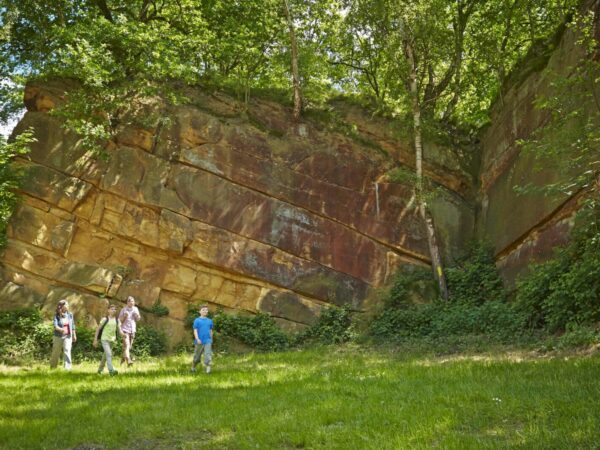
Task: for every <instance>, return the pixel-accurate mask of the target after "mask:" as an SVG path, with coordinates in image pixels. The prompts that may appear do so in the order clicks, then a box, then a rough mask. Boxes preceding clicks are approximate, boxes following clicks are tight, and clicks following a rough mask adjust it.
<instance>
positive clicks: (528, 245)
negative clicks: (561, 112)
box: [476, 27, 600, 287]
mask: <svg viewBox="0 0 600 450" xmlns="http://www.w3.org/2000/svg"><path fill="white" fill-rule="evenodd" d="M597 28H599V27H597ZM576 40H577V37H576V35H575V33H574V32H573V30H572V29H567V30H566V31H565V32H564V34H563V35H562V37H561V39H560V42H559V45H558V47H557V48H556V49H555V50H554V51H553V53H552V55H551V57H550V58H549V59H548V61H547V63H546V64H545V66H544V67H543V68H539V67H538V68H537V69H536V70H535V71H534V72H532V73H530V74H529V75H527V76H522V79H521V80H520V82H518V83H514V84H513V85H512V87H511V88H510V89H508V90H507V91H506V92H505V93H504V95H503V96H502V98H501V99H500V100H498V101H497V102H496V105H495V107H494V108H493V110H492V116H491V118H492V120H491V126H490V127H489V129H488V130H487V131H486V133H485V134H484V136H483V139H482V162H481V167H480V172H479V184H480V188H479V191H480V200H479V214H478V216H477V225H476V226H477V232H478V235H479V237H481V238H484V239H487V240H488V241H489V242H491V243H492V244H493V246H494V249H495V252H496V258H497V265H498V267H499V268H500V271H501V273H502V275H503V277H504V279H505V280H506V282H507V284H508V286H509V287H513V286H514V283H515V281H516V279H517V277H518V276H519V275H520V274H523V273H524V272H526V270H527V267H528V265H529V264H531V263H532V262H538V261H543V260H546V259H548V258H549V257H551V256H552V248H553V247H555V246H557V245H561V244H564V243H566V242H567V241H568V238H569V232H570V230H571V227H572V224H573V219H574V215H575V212H576V211H577V209H578V201H579V199H580V196H581V195H582V194H583V193H581V192H574V193H573V194H572V195H570V196H569V195H554V196H547V195H544V194H543V193H529V194H526V195H523V194H517V192H516V191H515V187H516V186H524V185H526V184H528V183H533V184H534V185H538V186H544V185H546V184H550V183H555V182H559V181H561V177H565V176H566V175H564V174H563V175H561V174H559V173H557V172H556V171H553V170H550V169H547V168H546V169H543V170H538V168H536V167H535V158H534V155H532V154H530V153H526V152H522V151H521V147H520V146H519V145H518V141H519V140H521V139H523V140H526V139H527V138H529V137H530V136H531V135H532V133H533V132H534V131H535V130H536V129H539V128H540V127H542V126H543V125H544V124H545V123H547V121H548V120H549V114H548V113H547V112H545V111H542V110H540V109H538V108H536V107H535V101H536V99H538V98H540V97H541V98H543V97H544V96H546V95H547V94H548V93H549V92H551V83H552V80H553V77H554V76H556V75H558V76H563V77H568V76H569V75H570V74H571V73H572V71H573V68H574V67H575V66H576V65H577V64H578V63H579V62H580V61H581V60H582V59H583V58H585V54H584V52H583V50H582V49H581V47H579V46H577V45H576ZM543 69H547V70H543ZM599 126H600V124H599ZM565 154H566V155H567V156H565V157H568V152H566V153H565Z"/></svg>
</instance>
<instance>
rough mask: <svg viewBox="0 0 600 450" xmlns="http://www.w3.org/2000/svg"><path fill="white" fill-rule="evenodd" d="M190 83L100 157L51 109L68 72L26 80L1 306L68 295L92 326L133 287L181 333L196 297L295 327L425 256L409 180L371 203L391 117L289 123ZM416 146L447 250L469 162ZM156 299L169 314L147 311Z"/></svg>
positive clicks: (460, 235)
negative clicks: (173, 102) (435, 194)
mask: <svg viewBox="0 0 600 450" xmlns="http://www.w3.org/2000/svg"><path fill="white" fill-rule="evenodd" d="M186 89H187V91H186V92H185V93H186V95H187V96H188V98H189V99H190V102H189V103H188V104H186V105H180V106H169V105H167V104H165V103H164V102H162V101H160V100H157V99H154V100H153V102H151V103H149V104H147V105H142V106H141V107H140V108H141V109H138V116H139V115H140V114H141V115H142V116H146V117H145V123H146V122H152V125H147V124H146V125H139V126H131V125H129V126H126V127H124V126H122V127H120V129H119V130H118V133H117V134H116V137H115V139H114V141H112V142H110V143H109V146H108V154H109V155H110V158H109V159H108V161H103V160H102V159H99V158H97V157H94V155H93V154H92V153H90V151H88V150H86V147H85V146H84V143H83V141H82V140H81V139H80V138H79V137H78V136H76V135H74V134H72V133H69V132H66V131H65V130H64V128H63V127H62V126H61V122H60V120H59V119H57V118H56V117H54V116H53V115H52V114H51V111H52V109H53V108H54V107H55V106H56V104H58V103H60V102H62V101H63V97H64V95H65V93H66V92H68V91H69V86H68V84H65V83H61V82H53V83H45V84H43V85H39V84H32V85H30V86H28V87H27V89H26V92H25V104H26V106H27V108H28V112H27V113H26V115H25V117H24V118H23V119H22V120H21V122H20V123H19V125H18V126H17V129H16V130H15V133H20V132H22V131H24V130H25V129H27V128H30V127H31V128H32V129H33V130H34V133H35V137H36V138H37V142H36V143H35V144H34V145H33V148H32V152H31V155H30V158H29V159H27V160H22V161H19V164H21V165H23V166H24V167H26V169H27V172H28V176H27V178H26V182H25V184H24V186H23V193H22V194H23V202H22V205H21V206H20V207H19V209H18V210H17V212H16V213H15V215H14V217H13V218H12V220H11V223H10V226H9V232H8V237H9V241H8V246H7V248H6V249H5V250H4V252H3V254H2V257H1V262H2V267H3V268H2V280H3V282H2V287H1V288H0V307H2V308H11V307H15V306H17V305H18V306H24V305H34V304H35V305H43V308H44V309H45V310H46V311H48V312H49V313H50V312H51V311H52V310H53V308H54V305H55V304H56V301H57V300H58V299H60V298H68V299H69V300H70V302H71V304H72V306H73V308H74V310H75V312H76V313H77V314H78V316H79V318H80V321H85V322H87V324H88V325H90V326H94V325H95V324H96V320H97V319H99V318H100V317H101V315H102V313H103V310H104V308H105V305H106V301H107V299H111V300H116V301H123V299H125V298H126V296H127V295H134V296H135V297H136V299H137V300H138V303H139V304H141V306H142V308H143V309H142V311H143V312H144V316H145V318H146V320H147V321H148V322H150V323H152V324H154V325H156V326H157V327H159V328H162V329H163V330H165V331H167V333H168V335H169V338H170V343H171V344H176V343H177V342H179V341H181V340H182V339H184V337H186V336H187V335H188V334H189V330H185V328H184V320H185V317H186V315H187V314H188V308H189V306H190V305H193V304H197V303H198V302H201V301H202V302H204V301H207V302H209V303H210V304H212V305H213V306H214V307H222V308H224V309H226V310H238V311H247V312H249V313H256V312H259V311H262V312H267V313H269V314H271V315H273V316H274V317H275V318H277V320H279V321H280V322H281V324H282V325H285V326H287V327H289V328H299V327H303V326H306V325H307V324H311V323H313V322H314V321H315V319H316V317H318V314H319V311H320V309H321V308H322V307H323V306H324V305H328V304H335V305H350V306H351V307H352V308H354V309H355V310H362V309H363V308H364V307H365V305H364V300H365V298H366V297H367V295H368V293H369V290H370V289H371V288H372V287H377V286H379V285H381V284H382V283H383V282H384V281H385V280H386V278H387V277H389V276H390V274H392V273H393V272H394V271H396V270H397V269H398V268H399V267H401V266H404V265H407V266H410V265H423V264H427V263H428V260H429V258H428V251H427V243H426V235H425V233H424V229H423V226H422V224H421V221H420V220H419V219H418V217H417V216H416V212H415V211H414V209H410V208H408V207H407V204H408V202H409V200H410V197H411V194H412V189H411V188H410V187H408V186H404V185H402V184H393V183H379V184H378V186H377V190H378V198H379V208H377V205H376V195H375V184H374V182H375V181H376V180H378V179H381V175H382V174H384V173H386V171H388V170H389V169H390V168H391V167H393V166H394V165H395V164H397V163H398V162H400V163H404V164H407V165H410V164H412V160H413V159H414V155H413V154H412V150H411V146H410V144H409V141H408V140H406V139H404V140H403V139H402V138H401V137H399V136H398V134H397V133H395V132H394V131H393V128H392V127H391V126H390V124H389V123H387V122H385V121H384V120H383V119H378V120H373V119H372V118H369V117H368V116H366V115H365V114H364V113H363V112H361V111H360V110H359V109H358V108H353V107H347V108H346V109H343V110H340V112H339V113H340V115H341V116H342V119H343V120H344V121H345V123H346V124H348V125H349V126H350V127H351V129H353V130H354V134H355V135H358V136H359V137H360V139H356V136H354V137H353V138H351V137H349V136H348V135H347V134H345V133H343V132H341V131H336V129H328V127H326V126H324V125H323V123H319V122H316V121H312V122H311V121H307V122H306V123H304V124H302V125H300V126H297V127H291V126H290V124H291V123H292V122H291V116H290V111H289V110H288V109H287V108H284V107H282V106H280V105H277V104H275V103H271V102H267V101H258V100H256V101H254V102H252V104H251V105H250V109H249V111H248V112H247V113H246V114H245V115H243V114H242V115H240V111H239V109H238V107H239V105H238V104H237V102H235V101H234V100H233V99H232V98H230V97H228V96H226V95H224V94H219V93H213V94H209V93H206V92H203V91H201V90H192V89H189V88H186ZM144 108H145V109H144ZM144 111H146V112H144ZM154 116H156V118H154ZM291 130H293V132H292V131H291ZM425 151H426V158H427V161H426V164H425V171H426V173H427V175H428V176H430V177H431V178H432V179H433V180H435V181H436V182H437V183H439V184H440V185H441V186H443V187H445V189H446V190H447V192H448V194H449V195H448V196H446V198H445V199H443V200H439V201H437V202H436V203H435V205H434V215H435V217H436V220H437V221H438V224H439V225H440V230H441V233H440V234H441V237H442V241H443V243H444V247H445V249H446V251H447V253H451V252H452V251H454V249H456V248H459V247H461V246H462V244H463V242H464V240H466V239H468V237H470V236H471V235H472V232H473V229H474V213H473V207H472V206H471V205H470V203H469V201H468V199H469V198H472V196H473V193H472V182H471V176H470V175H469V174H468V173H466V172H465V170H463V169H462V168H461V166H460V164H458V162H457V158H455V157H454V156H452V155H454V154H455V152H453V151H451V149H447V148H442V147H439V146H435V145H433V144H431V143H429V144H427V145H426V149H425ZM449 155H450V156H449ZM377 210H379V213H377ZM158 303H160V304H162V305H164V306H167V307H168V308H169V311H170V312H169V315H168V316H166V317H158V316H155V315H154V314H152V313H151V310H152V307H153V305H155V304H158Z"/></svg>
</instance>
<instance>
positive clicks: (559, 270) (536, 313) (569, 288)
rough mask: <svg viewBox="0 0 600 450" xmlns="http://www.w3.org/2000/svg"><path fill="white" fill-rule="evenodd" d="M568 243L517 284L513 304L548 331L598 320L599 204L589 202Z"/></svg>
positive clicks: (535, 325) (532, 325)
mask: <svg viewBox="0 0 600 450" xmlns="http://www.w3.org/2000/svg"><path fill="white" fill-rule="evenodd" d="M580 219H581V220H582V221H583V222H582V223H581V224H580V226H578V228H577V229H576V231H575V232H574V233H573V240H572V242H571V243H570V244H569V245H567V246H566V247H563V248H561V249H559V250H557V252H556V255H555V257H554V258H553V259H551V260H549V261H547V262H545V263H542V264H538V265H536V266H533V267H532V271H531V273H530V274H529V275H528V276H526V277H524V278H523V279H521V280H520V281H519V282H518V283H517V297H516V301H515V307H516V309H517V310H518V311H520V312H521V313H522V314H523V315H524V316H525V317H526V320H527V325H528V326H529V327H530V328H532V329H534V328H538V329H545V330H547V331H549V332H552V333H553V332H557V331H562V330H565V329H566V328H567V327H568V326H575V325H592V324H595V323H598V322H600V205H599V204H598V203H593V202H591V201H590V202H589V203H588V208H586V209H585V210H584V211H583V213H582V214H581V215H580Z"/></svg>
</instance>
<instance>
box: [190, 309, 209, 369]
mask: <svg viewBox="0 0 600 450" xmlns="http://www.w3.org/2000/svg"><path fill="white" fill-rule="evenodd" d="M199 313H200V317H197V318H196V320H194V326H193V329H194V358H193V359H192V373H196V365H197V364H198V363H199V362H200V360H201V359H202V354H203V353H204V365H205V367H206V369H205V370H206V373H210V364H211V362H212V339H213V321H212V319H209V318H208V317H207V316H208V306H206V305H202V306H200V309H199Z"/></svg>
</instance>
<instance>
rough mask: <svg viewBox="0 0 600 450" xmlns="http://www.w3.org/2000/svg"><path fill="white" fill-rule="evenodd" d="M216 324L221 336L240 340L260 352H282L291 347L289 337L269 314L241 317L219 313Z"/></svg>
mask: <svg viewBox="0 0 600 450" xmlns="http://www.w3.org/2000/svg"><path fill="white" fill-rule="evenodd" d="M214 323H215V331H216V332H218V333H219V334H221V335H223V336H227V337H230V338H235V339H238V340H240V341H241V342H243V343H244V344H245V345H247V346H248V347H250V348H252V349H256V350H258V351H262V352H269V351H280V350H285V349H287V348H288V347H289V345H290V342H289V337H288V336H287V335H286V334H285V333H284V332H283V331H282V330H281V329H280V328H279V327H278V326H277V324H276V323H275V321H274V320H273V319H272V318H271V317H270V316H269V315H267V314H256V315H255V316H241V315H234V314H225V313H224V312H222V311H217V313H216V314H215V316H214Z"/></svg>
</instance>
